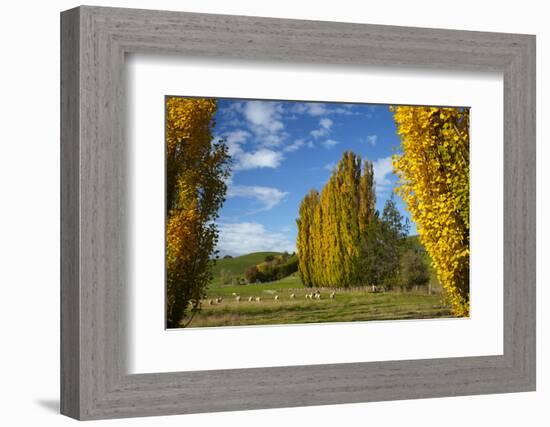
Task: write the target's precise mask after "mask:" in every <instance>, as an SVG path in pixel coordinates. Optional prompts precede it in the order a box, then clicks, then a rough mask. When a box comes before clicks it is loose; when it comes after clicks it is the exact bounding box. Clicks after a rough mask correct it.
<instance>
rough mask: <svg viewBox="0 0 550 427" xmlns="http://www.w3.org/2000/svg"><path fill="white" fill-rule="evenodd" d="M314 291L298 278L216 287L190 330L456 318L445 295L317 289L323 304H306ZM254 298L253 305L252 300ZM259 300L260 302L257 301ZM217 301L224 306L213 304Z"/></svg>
mask: <svg viewBox="0 0 550 427" xmlns="http://www.w3.org/2000/svg"><path fill="white" fill-rule="evenodd" d="M315 290H316V289H311V288H304V287H303V285H302V283H301V281H300V279H299V277H298V275H296V274H294V275H291V276H288V277H285V278H284V279H281V280H279V281H276V282H270V283H264V284H250V285H233V286H221V285H217V286H212V287H211V289H209V290H208V295H207V298H206V299H205V300H204V301H203V304H202V310H201V311H200V312H199V313H198V314H197V315H196V316H195V317H194V318H193V320H192V322H191V324H190V325H189V326H188V327H191V328H193V327H212V326H242V325H281V324H297V323H324V322H351V321H368V320H400V319H428V318H442V317H452V314H451V311H450V308H449V307H448V306H446V305H444V304H443V303H442V302H441V295H439V294H428V292H427V291H425V290H423V291H418V292H400V291H390V292H380V293H374V292H370V291H369V289H368V288H352V289H349V290H346V289H334V288H330V289H329V288H319V289H318V290H319V292H320V293H321V299H306V294H309V293H312V292H315ZM332 291H335V292H336V294H335V298H334V299H330V298H329V295H330V293H331V292H332ZM291 294H294V298H293V299H291ZM276 295H277V296H278V300H275V296H276ZM237 296H240V298H241V299H240V302H238V301H237V300H236V297H237ZM250 297H252V299H253V301H248V299H249V298H250ZM257 297H259V298H260V302H257V301H256V300H255V299H256V298H257ZM217 298H222V301H221V302H220V303H217V302H215V301H216V299H217ZM210 301H212V304H210Z"/></svg>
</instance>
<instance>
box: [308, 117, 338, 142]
mask: <svg viewBox="0 0 550 427" xmlns="http://www.w3.org/2000/svg"><path fill="white" fill-rule="evenodd" d="M332 124H333V121H332V120H331V119H329V118H328V117H324V118H322V119H321V120H319V126H320V128H319V129H315V130H312V131H311V132H310V133H311V136H313V137H314V138H320V137H322V136H327V135H328V134H329V133H330V128H331V127H332Z"/></svg>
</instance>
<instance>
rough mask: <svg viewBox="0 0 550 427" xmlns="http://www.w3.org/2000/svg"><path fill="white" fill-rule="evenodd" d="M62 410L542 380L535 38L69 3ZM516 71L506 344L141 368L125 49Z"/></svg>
mask: <svg viewBox="0 0 550 427" xmlns="http://www.w3.org/2000/svg"><path fill="white" fill-rule="evenodd" d="M61 38H62V67H61V69H62V75H61V78H62V94H61V95H62V96H61V103H62V104H61V118H62V132H61V133H62V140H61V160H62V174H61V181H62V182H61V187H62V194H61V203H62V206H61V207H62V209H61V211H62V218H61V222H62V224H61V228H62V265H61V275H62V283H61V286H62V295H61V297H62V302H61V310H62V330H61V335H62V340H61V346H62V348H61V353H62V360H61V363H62V367H61V368H62V369H61V372H62V377H61V389H62V390H61V403H62V413H64V414H66V415H69V416H71V417H74V418H78V419H100V418H116V417H131V416H149V415H164V414H182V413H196V412H213V411H230V410H243V409H259V408H276V407H291V406H304V405H325V404H337V403H349V402H364V401H379V400H392V399H411V398H424V397H437V396H458V395H465V394H482V393H504V392H516V391H529V390H534V389H535V38H534V36H528V35H518V34H496V33H483V32H469V31H450V30H438V29H421V28H406V27H391V26H378V25H376V26H375V25H359V24H346V23H334V22H315V21H302V20H283V19H269V18H256V17H242V16H224V15H208V14H192V13H181V12H163V11H146V10H133V9H114V8H97V7H86V6H84V7H80V8H77V9H73V10H70V11H67V12H63V13H62V25H61ZM127 53H150V54H174V55H184V56H186V57H212V58H221V59H243V60H264V61H289V62H292V63H293V64H296V65H297V66H299V65H300V64H310V63H319V64H323V66H327V67H329V66H345V67H348V68H349V67H359V66H362V65H385V66H392V67H418V68H436V69H449V70H482V71H500V72H502V73H503V75H504V90H505V93H504V123H505V127H504V144H505V147H504V166H505V177H504V212H505V216H504V230H503V232H504V260H505V263H504V354H503V355H500V356H487V357H467V358H448V359H428V360H412V361H399V362H369V363H353V364H349V363H348V364H333V365H314V366H291V367H272V368H255V369H234V370H220V371H204V372H197V371H195V372H179V373H158V374H142V375H141V374H140V375H128V374H127V371H126V368H125V357H126V355H125V351H126V345H125V344H126V339H127V334H126V325H125V322H124V319H125V308H126V307H125V295H126V285H127V280H128V277H129V272H128V266H127V261H126V260H127V256H126V253H127V249H128V247H127V244H128V243H127V242H128V237H129V235H128V232H127V224H126V221H125V218H126V215H125V212H126V209H127V199H126V188H127V178H128V176H127V172H126V171H127V166H128V165H126V163H125V162H126V160H125V159H126V158H127V156H126V150H127V149H128V147H127V146H126V140H125V138H124V132H125V129H124V122H125V111H124V102H125V82H124V55H125V54H127Z"/></svg>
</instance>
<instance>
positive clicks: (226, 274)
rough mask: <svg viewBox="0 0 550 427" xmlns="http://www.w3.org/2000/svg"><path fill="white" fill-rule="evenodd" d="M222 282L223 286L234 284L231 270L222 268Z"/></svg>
mask: <svg viewBox="0 0 550 427" xmlns="http://www.w3.org/2000/svg"><path fill="white" fill-rule="evenodd" d="M220 280H221V282H222V285H228V284H230V283H231V282H232V280H233V275H232V274H231V272H230V271H229V270H226V269H224V268H222V270H221V271H220Z"/></svg>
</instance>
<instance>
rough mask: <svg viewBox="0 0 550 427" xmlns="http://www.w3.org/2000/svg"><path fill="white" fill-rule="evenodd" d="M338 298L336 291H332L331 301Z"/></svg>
mask: <svg viewBox="0 0 550 427" xmlns="http://www.w3.org/2000/svg"><path fill="white" fill-rule="evenodd" d="M335 296H336V292H335V291H332V292H331V293H330V299H334V297H335Z"/></svg>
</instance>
